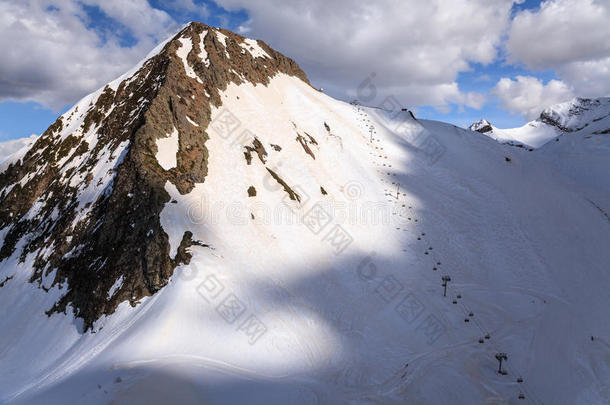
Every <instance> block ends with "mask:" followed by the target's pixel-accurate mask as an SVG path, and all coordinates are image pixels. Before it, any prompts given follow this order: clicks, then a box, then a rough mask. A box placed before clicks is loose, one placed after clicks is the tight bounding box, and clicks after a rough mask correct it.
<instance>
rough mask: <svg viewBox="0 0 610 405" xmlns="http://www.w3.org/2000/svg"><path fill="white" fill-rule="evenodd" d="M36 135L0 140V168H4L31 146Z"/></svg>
mask: <svg viewBox="0 0 610 405" xmlns="http://www.w3.org/2000/svg"><path fill="white" fill-rule="evenodd" d="M37 138H38V135H31V136H29V137H28V138H19V139H14V140H11V141H4V142H0V170H5V169H6V166H8V165H9V164H10V162H12V161H15V160H17V159H19V158H20V157H21V156H23V154H25V152H27V150H28V149H29V148H30V147H31V146H32V144H33V143H34V142H36V139H37Z"/></svg>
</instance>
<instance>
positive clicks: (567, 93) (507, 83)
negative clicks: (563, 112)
mask: <svg viewBox="0 0 610 405" xmlns="http://www.w3.org/2000/svg"><path fill="white" fill-rule="evenodd" d="M491 93H492V94H493V95H494V96H496V97H497V98H498V99H499V100H500V106H501V108H503V109H505V110H509V111H512V112H518V113H519V114H521V115H522V116H523V117H524V118H526V119H528V120H532V119H534V118H536V117H538V115H540V112H542V110H544V109H545V108H547V107H549V106H551V105H553V104H557V103H561V102H564V101H567V100H570V99H571V98H572V97H573V96H574V95H573V92H572V90H571V89H570V88H569V87H568V86H567V85H566V84H565V83H564V82H562V81H560V80H550V81H549V82H548V83H547V84H546V85H545V84H544V83H542V81H541V80H540V79H538V78H535V77H531V76H517V78H516V80H512V79H510V78H507V77H504V78H502V79H500V81H498V83H497V84H496V85H495V87H494V88H493V89H492V91H491Z"/></svg>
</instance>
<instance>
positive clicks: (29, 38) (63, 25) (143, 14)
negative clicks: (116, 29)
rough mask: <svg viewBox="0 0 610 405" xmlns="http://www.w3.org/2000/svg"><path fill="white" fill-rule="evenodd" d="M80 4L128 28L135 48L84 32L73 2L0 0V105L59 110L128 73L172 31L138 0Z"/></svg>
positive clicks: (169, 23) (165, 20)
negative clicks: (13, 103) (30, 104)
mask: <svg viewBox="0 0 610 405" xmlns="http://www.w3.org/2000/svg"><path fill="white" fill-rule="evenodd" d="M86 1H87V4H89V5H98V6H99V7H100V9H101V10H103V11H104V12H105V13H106V14H107V15H108V16H109V17H110V18H113V19H116V21H118V22H119V23H122V24H124V25H125V26H126V27H127V28H128V29H130V30H131V32H132V33H133V35H134V37H135V38H136V39H137V40H138V42H137V44H136V45H135V46H133V47H131V48H124V47H121V46H120V44H119V39H118V37H117V36H116V35H114V34H113V33H112V32H104V33H100V32H96V31H94V30H93V29H90V28H88V27H87V25H86V24H87V23H88V22H89V18H88V16H87V14H86V13H85V11H84V9H83V7H82V4H81V3H80V2H78V1H76V0H44V1H40V0H23V1H19V2H14V1H7V0H0V49H3V55H2V63H0V102H1V101H4V100H9V99H11V100H16V101H36V102H39V103H41V104H43V105H45V106H47V107H50V108H52V109H55V110H57V109H60V108H62V107H63V106H65V105H66V104H71V103H73V102H75V101H76V100H77V99H78V98H80V97H82V96H83V95H85V94H87V93H89V92H91V91H93V90H95V89H96V88H98V87H100V86H102V85H103V84H104V83H106V82H108V81H110V80H112V79H114V78H115V77H117V76H119V75H120V74H122V73H123V72H125V71H126V70H128V69H129V68H130V67H131V66H133V65H134V64H135V63H136V62H137V61H138V60H139V59H140V58H142V57H143V56H144V55H146V53H147V52H148V51H149V50H150V49H151V48H152V47H153V46H154V44H155V42H157V41H158V40H159V39H161V38H165V37H166V36H167V35H168V34H169V33H170V32H172V31H173V30H175V29H176V23H175V22H174V21H173V20H172V19H171V18H169V16H168V15H167V14H166V13H165V12H163V11H160V10H155V9H153V8H152V7H150V5H149V4H148V2H146V1H143V0H137V1H135V2H131V3H130V4H129V5H127V3H129V2H122V1H120V2H119V1H118V0H110V1H101V0H100V1H93V0H86ZM102 35H104V38H105V41H104V40H103V39H102Z"/></svg>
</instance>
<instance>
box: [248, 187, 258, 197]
mask: <svg viewBox="0 0 610 405" xmlns="http://www.w3.org/2000/svg"><path fill="white" fill-rule="evenodd" d="M248 197H256V188H254V186H250V187H248Z"/></svg>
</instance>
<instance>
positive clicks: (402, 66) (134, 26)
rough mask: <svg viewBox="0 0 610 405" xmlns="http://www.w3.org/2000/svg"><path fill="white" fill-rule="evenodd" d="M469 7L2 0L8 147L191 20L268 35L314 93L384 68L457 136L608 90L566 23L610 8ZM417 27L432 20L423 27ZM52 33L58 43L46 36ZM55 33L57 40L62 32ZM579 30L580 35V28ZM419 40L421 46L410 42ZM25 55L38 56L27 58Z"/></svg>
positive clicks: (347, 1) (3, 130)
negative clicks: (405, 10) (404, 16)
mask: <svg viewBox="0 0 610 405" xmlns="http://www.w3.org/2000/svg"><path fill="white" fill-rule="evenodd" d="M435 1H437V2H438V4H437V5H436V6H437V9H436V10H439V8H440V9H441V10H440V11H439V12H438V14H443V13H442V12H446V13H447V14H449V15H453V14H459V13H458V12H454V11H453V9H451V8H452V7H455V6H454V5H451V4H452V3H455V2H443V1H441V0H435ZM463 1H464V2H465V4H466V5H467V6H465V5H464V4H461V5H460V4H458V5H457V6H459V7H460V9H459V12H461V13H466V14H463V15H461V16H459V15H457V16H456V17H455V20H451V21H448V22H447V21H446V17H443V16H435V15H433V14H431V13H436V11H434V9H428V8H425V7H424V6H420V4H421V3H418V2H414V1H411V3H412V4H408V5H407V6H408V7H409V10H410V13H411V14H417V13H420V14H421V15H419V16H417V15H416V16H415V17H416V18H415V19H412V20H410V23H409V22H406V21H405V23H404V24H401V21H400V18H397V17H396V15H397V14H398V15H400V13H399V12H397V11H398V10H396V11H394V10H392V7H390V6H392V5H394V6H395V8H398V7H401V6H403V4H404V3H409V1H406V2H405V1H398V0H396V2H395V3H394V0H384V1H381V2H379V4H383V5H387V6H388V7H381V6H379V5H378V4H377V3H372V4H369V5H367V6H366V7H364V6H362V4H363V3H362V2H360V3H351V0H337V1H336V2H332V3H330V2H325V1H322V0H312V1H311V2H309V3H304V4H301V3H300V2H285V3H284V4H281V3H280V4H281V5H280V6H278V3H276V2H273V1H272V0H269V1H266V0H261V1H260V2H248V1H245V0H243V1H242V0H217V1H211V0H210V1H202V0H170V1H159V0H148V1H147V0H134V1H133V2H131V3H124V2H121V1H118V0H107V1H105V2H102V1H96V0H63V1H60V0H46V1H43V2H42V3H43V7H41V6H40V5H37V4H36V2H34V1H32V0H24V2H23V3H21V4H15V3H12V2H8V0H0V15H2V16H3V17H0V37H2V36H3V35H2V34H4V37H5V38H7V37H13V39H12V42H11V43H10V44H8V45H7V44H4V45H7V46H10V49H13V50H14V51H13V53H14V55H12V59H11V58H9V59H8V60H5V61H3V62H0V77H2V76H4V77H5V79H4V83H3V79H0V141H4V140H8V139H14V138H18V137H24V136H29V135H30V134H38V133H41V132H43V131H44V130H45V129H46V128H47V127H48V126H49V125H50V124H51V123H52V122H53V121H54V120H55V119H56V118H57V116H58V115H59V114H61V113H63V112H65V111H66V110H67V109H68V108H69V107H70V106H71V105H72V104H73V103H75V102H76V101H77V100H78V99H79V98H80V97H83V96H85V95H86V94H88V93H89V92H91V91H93V90H95V89H96V88H98V87H100V86H102V85H103V84H104V83H106V82H107V81H109V80H111V79H112V78H113V77H115V76H118V75H120V73H121V72H123V71H125V70H127V69H128V67H129V66H131V65H133V64H135V62H136V61H137V60H139V59H140V58H141V57H142V56H143V55H145V54H146V53H147V51H148V50H150V49H151V48H152V47H153V46H154V45H155V43H158V42H159V41H161V40H163V39H164V38H165V37H166V36H168V35H170V33H172V32H175V31H176V30H177V29H178V28H179V27H180V26H181V25H183V24H184V23H186V22H188V21H193V20H197V21H202V22H205V23H207V24H209V25H213V26H220V27H224V28H227V29H230V30H233V31H236V32H239V33H242V34H243V35H246V36H251V37H254V38H257V39H263V40H264V41H266V42H267V43H268V44H270V45H271V46H272V47H274V48H276V49H278V50H279V51H281V52H283V53H285V54H286V55H287V56H290V57H292V58H293V59H295V60H296V61H297V62H298V63H299V64H300V65H301V67H303V69H304V70H305V72H306V73H307V74H308V76H309V77H310V79H311V81H312V83H313V84H314V85H315V86H318V87H324V88H325V90H326V91H327V92H328V93H329V94H331V95H333V96H335V97H338V98H342V99H345V100H349V99H350V95H352V94H353V89H354V88H355V87H356V86H357V85H358V82H359V81H360V78H363V77H366V75H367V72H379V75H378V77H380V78H382V81H381V82H380V83H379V88H380V89H381V92H382V93H383V94H387V95H393V96H396V98H397V99H399V100H400V101H401V102H404V104H405V105H408V106H409V107H411V108H413V109H414V110H415V111H416V113H417V115H418V116H419V117H423V118H429V119H436V120H442V121H447V122H451V123H454V124H456V125H458V126H467V125H469V124H470V123H472V122H474V121H476V120H478V119H480V118H487V119H488V120H490V121H491V122H492V123H493V124H494V125H496V126H498V127H504V128H506V127H515V126H520V125H523V124H524V123H525V122H527V121H528V120H529V119H532V118H534V117H535V116H536V114H537V112H538V111H540V110H541V109H542V108H544V107H546V106H548V105H549V104H553V103H555V102H561V101H567V99H569V98H571V97H572V96H575V95H585V96H605V95H607V93H608V92H609V91H610V85H608V83H607V82H608V81H610V80H608V79H610V77H608V76H603V77H602V78H601V80H602V82H603V83H604V85H603V86H593V87H592V86H591V83H595V80H599V78H598V76H595V75H596V74H597V75H599V74H600V73H599V72H602V71H603V69H601V68H597V69H595V70H593V69H591V68H590V66H591V64H593V65H594V66H597V65H595V64H596V63H597V64H599V65H600V66H601V67H608V65H610V63H609V62H607V61H610V48H608V49H606V48H607V47H606V48H603V47H602V48H600V47H597V48H596V47H594V46H591V47H587V46H585V48H586V49H585V52H581V51H580V49H582V48H583V45H582V44H579V43H572V42H573V41H576V40H575V39H573V38H572V37H573V36H574V35H571V32H570V29H571V27H570V26H569V21H570V20H571V17H572V14H573V13H574V12H576V11H575V10H579V11H578V12H580V13H588V14H584V15H583V16H582V18H581V20H587V19H590V21H589V22H587V21H584V23H583V24H588V26H589V28H590V29H595V26H591V24H593V25H595V24H601V23H603V22H604V21H605V22H608V23H610V21H608V16H609V15H610V14H604V13H606V12H608V6H607V4H605V3H604V2H603V0H601V1H600V0H569V1H568V0H549V1H547V2H545V3H543V4H541V3H542V2H541V1H539V0H527V1H525V2H521V3H518V4H517V3H514V2H512V1H510V0H497V1H496V2H495V3H494V2H491V1H485V0H463ZM253 3H256V4H253ZM489 3H492V4H489ZM496 3H498V4H500V5H498V4H496ZM577 3H579V4H577ZM126 4H130V5H129V6H125V5H126ZM354 4H358V6H357V7H355V6H354ZM468 7H470V8H468ZM571 7H577V8H576V9H571ZM443 8H446V10H444V9H443ZM346 10H348V11H349V12H348V11H346ZM360 10H361V11H360ZM431 10H432V11H431ZM583 10H584V11H583ZM562 13H563V14H562ZM600 13H601V14H602V15H601V17H600ZM371 15H372V16H373V19H374V18H378V19H379V21H378V22H377V24H375V21H373V23H371V17H370V16H371ZM479 15H483V17H482V18H479V17H477V16H479ZM564 15H565V18H566V22H567V24H568V26H567V28H566V25H565V24H563V28H562V29H561V34H562V35H567V37H566V38H565V41H557V37H556V36H557V35H559V34H558V32H559V31H557V32H555V30H556V29H558V28H555V25H557V26H558V25H560V21H561V19H562V16H564ZM375 16H376V17H375ZM600 18H601V20H600ZM437 19H438V21H440V22H439V23H436V24H435V21H436V20H437ZM469 19H472V20H471V21H468V20H469ZM394 20H395V21H394ZM419 20H428V21H427V23H426V24H425V25H422V26H418V25H417V22H418V21H419ZM554 20H557V24H553V23H552V22H553V21H554ZM386 22H387V24H386ZM549 22H550V23H549ZM486 24H487V25H486ZM379 25H381V26H382V27H381V28H380V27H379ZM606 25H610V24H606ZM33 26H36V27H37V30H34V29H33V28H31V27H33ZM47 26H48V29H49V32H50V33H52V35H50V34H49V35H46V37H41V36H40V35H44V27H47ZM58 26H60V27H62V28H61V30H62V31H61V32H60V33H59V34H57V35H56V30H57V27H58ZM40 27H42V28H43V29H40ZM329 27H330V28H329ZM573 29H574V33H575V32H578V30H579V29H581V27H578V26H575V27H574V28H573ZM383 30H387V31H390V34H387V33H384V32H383ZM392 30H394V31H393V32H392ZM41 31H42V34H41ZM445 31H446V32H445ZM580 32H581V34H580V36H581V37H582V36H583V35H582V31H580ZM318 33H320V34H319V35H318ZM12 34H14V35H12ZM388 35H389V36H388ZM601 35H605V33H603V32H602V33H601ZM49 36H51V39H49ZM53 36H57V37H58V39H55V38H52V37H53ZM416 37H419V38H422V41H423V43H422V44H418V43H414V42H410V41H408V39H410V38H416ZM437 37H438V38H437ZM453 38H458V39H455V40H454V41H452V40H453ZM602 38H603V37H602ZM605 38H606V39H607V36H606V37H605ZM585 39H586V38H585ZM534 40H535V41H536V43H537V44H538V43H539V42H542V44H539V45H540V46H541V48H540V49H541V51H539V52H532V51H531V49H530V48H531V46H530V45H531V44H532V42H530V41H534ZM545 40H548V41H549V42H548V47H544V45H545V44H544V41H545ZM2 41H3V40H2V39H0V43H2ZM7 41H8V39H7ZM72 41H74V44H75V45H73V46H72V45H71V42H72ZM329 41H330V42H332V43H333V44H334V45H333V46H332V47H330V46H328V45H327V43H328V42H329ZM376 41H377V42H376ZM434 41H437V42H434ZM460 41H461V42H460ZM20 42H22V43H20ZM602 42H603V41H602ZM605 42H607V41H605ZM557 43H565V45H560V46H565V49H556V50H553V49H551V48H552V47H553V46H558V45H557ZM588 43H589V42H587V43H585V45H586V44H588ZM32 44H33V45H32ZM481 44H483V45H481ZM485 44H487V45H485ZM337 47H341V48H337ZM444 47H446V49H444ZM72 48H74V49H72ZM460 48H463V49H460ZM588 48H591V49H588ZM18 49H28V50H29V52H28V53H24V54H23V55H21V54H19V50H18ZM37 49H39V50H40V51H39V52H38V51H37ZM547 49H548V50H549V52H546V50H547ZM574 49H577V50H579V51H578V52H576V51H574ZM47 52H51V53H47ZM553 52H554V53H553ZM572 54H573V55H574V56H572ZM368 55H375V56H374V57H371V56H368ZM397 55H402V56H397ZM414 55H419V57H415V56H414ZM445 55H446V57H445ZM558 55H559V57H558ZM426 60H429V61H431V62H425V61H426ZM426 63H428V65H426ZM2 65H4V66H2ZM369 65H370V66H369ZM585 65H586V66H588V67H589V68H588V69H589V70H586V68H585V67H584V66H585ZM429 68H431V69H429ZM437 68H438V69H437ZM578 69H580V70H578ZM431 72H432V73H431ZM587 75H589V76H587ZM583 76H584V77H585V78H584V79H583ZM585 79H586V80H585ZM596 92H597V93H599V94H597V93H596Z"/></svg>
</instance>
